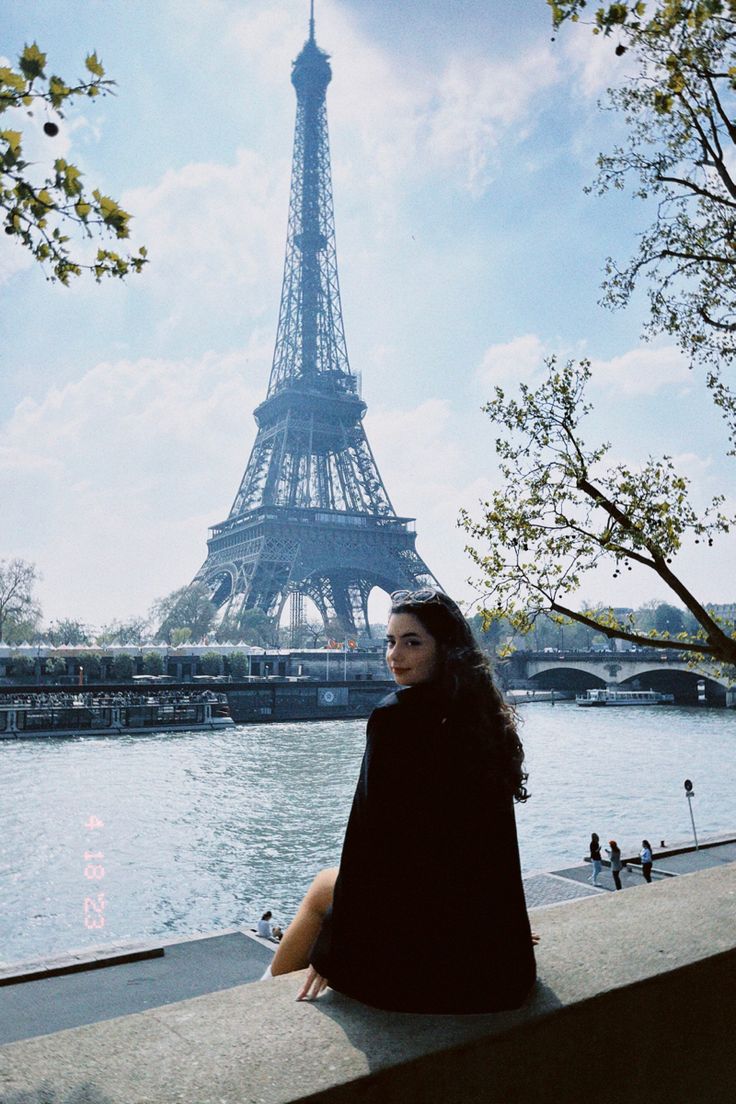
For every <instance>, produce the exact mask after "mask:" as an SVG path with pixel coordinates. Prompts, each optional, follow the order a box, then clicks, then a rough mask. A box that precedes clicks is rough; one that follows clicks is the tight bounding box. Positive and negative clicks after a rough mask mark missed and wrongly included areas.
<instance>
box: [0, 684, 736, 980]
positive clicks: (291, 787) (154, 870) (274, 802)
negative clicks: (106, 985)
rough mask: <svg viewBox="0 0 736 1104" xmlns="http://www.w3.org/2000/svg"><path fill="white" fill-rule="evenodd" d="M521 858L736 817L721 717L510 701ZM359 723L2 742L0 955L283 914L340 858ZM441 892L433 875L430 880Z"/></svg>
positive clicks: (555, 863) (540, 864) (730, 750)
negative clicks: (522, 757)
mask: <svg viewBox="0 0 736 1104" xmlns="http://www.w3.org/2000/svg"><path fill="white" fill-rule="evenodd" d="M520 713H521V715H522V717H523V720H524V724H523V729H522V737H523V740H524V746H525V749H526V754H527V763H528V767H529V771H530V779H529V789H530V790H531V793H532V797H531V799H530V800H529V802H528V803H527V804H526V805H524V806H520V807H518V808H517V820H518V826H519V839H520V847H521V856H522V865H523V867H524V870H525V871H532V870H540V869H544V870H549V869H554V868H560V867H563V866H567V865H572V864H575V863H577V862H579V861H580V859H581V857H582V855H583V854H584V853H585V852H586V849H587V842H588V840H589V838H590V832H591V831H597V832H598V833H599V835H600V837H601V839H602V840H608V839H610V838H615V839H617V840H618V842H619V844H620V845H621V846H622V848H623V850H624V853H630V852H635V851H638V849H639V846H640V841H641V839H642V837H644V836H646V837H648V838H649V840H651V842H652V843H653V844H654V845H655V849H656V847H657V845H658V844H659V842H660V840H662V839H664V840H666V841H667V842H668V843H669V842H671V841H674V840H678V841H679V840H682V839H686V838H688V837H690V835H691V826H690V817H689V813H688V806H687V801H686V799H685V796H684V790H683V781H684V779H685V778H691V779H692V780H693V782H694V786H695V798H694V801H693V807H694V814H695V817H696V827H697V829H698V832H699V833H702V834H703V835H705V834H707V833H712V832H730V831H732V830H734V829H736V755H735V754H734V752H735V751H736V713H734V712H732V711H726V710H708V709H699V708H697V707H685V708H683V707H675V706H659V707H656V708H639V709H636V708H633V709H632V708H629V709H625V708H617V709H600V710H594V711H591V710H588V709H580V708H578V707H576V706H575V705H574V704H572V703H557V704H555V705H551V704H549V703H535V704H531V705H526V706H522V707H521V708H520ZM364 741H365V722H364V721H328V722H311V723H291V724H278V725H275V724H274V725H241V726H237V727H236V728H235V730H232V729H231V730H230V731H229V732H218V733H194V732H192V733H162V734H156V735H148V736H145V735H143V736H124V737H115V738H108V737H81V738H76V739H68V740H67V739H61V740H60V739H53V740H52V739H49V740H25V741H13V740H11V741H4V742H3V741H0V878H1V883H0V884H1V885H2V890H1V892H0V960H2V961H4V962H6V963H9V962H18V961H21V960H26V959H33V958H40V957H42V956H44V955H49V954H59V953H61V952H63V951H66V950H70V949H76V948H82V947H85V946H88V945H92V944H105V943H112V942H116V941H118V940H122V939H139V938H140V939H144V938H146V939H147V938H149V937H153V938H156V937H159V936H161V937H164V938H173V937H175V936H177V935H187V934H193V933H196V932H211V931H214V930H217V929H219V928H224V927H233V926H238V925H243V924H247V923H251V922H253V921H255V920H256V919H257V918H258V917H259V916H260V914H261V912H263V911H264V909H266V908H270V909H272V911H273V913H274V917H275V920H276V921H277V922H281V923H286V922H288V920H289V919H290V918H291V916H293V914H294V911H295V908H296V906H297V904H298V902H299V900H300V899H301V896H302V894H303V893H304V890H305V889H306V888H307V886H308V885H309V882H310V881H311V879H312V877H313V875H314V874H315V873H316V871H317V870H319V869H320V868H321V867H323V866H332V865H336V864H337V862H338V860H339V855H340V847H341V843H342V836H343V832H344V827H345V821H346V818H347V815H348V812H349V809H350V801H351V798H352V793H353V789H354V786H355V779H356V776H357V772H358V768H359V765H360V758H361V755H362V752H363V746H364ZM438 892H441V887H438Z"/></svg>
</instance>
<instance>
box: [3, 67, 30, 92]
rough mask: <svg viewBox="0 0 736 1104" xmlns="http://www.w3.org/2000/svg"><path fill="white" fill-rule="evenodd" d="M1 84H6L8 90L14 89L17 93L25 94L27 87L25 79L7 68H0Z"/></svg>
mask: <svg viewBox="0 0 736 1104" xmlns="http://www.w3.org/2000/svg"><path fill="white" fill-rule="evenodd" d="M0 84H6V85H7V86H8V88H14V89H15V90H16V92H24V91H25V87H26V82H25V78H24V77H22V76H21V75H20V73H16V72H15V70H14V69H9V68H8V67H7V66H0Z"/></svg>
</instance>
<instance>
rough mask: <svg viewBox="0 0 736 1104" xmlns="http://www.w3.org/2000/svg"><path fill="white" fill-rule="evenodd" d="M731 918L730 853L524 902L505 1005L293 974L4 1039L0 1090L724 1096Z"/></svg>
mask: <svg viewBox="0 0 736 1104" xmlns="http://www.w3.org/2000/svg"><path fill="white" fill-rule="evenodd" d="M735 921H736V865H731V866H727V867H724V868H720V869H715V870H709V871H705V872H703V873H699V874H693V875H686V876H683V877H679V878H676V879H672V880H668V881H666V882H661V883H659V884H653V885H649V886H648V885H646V884H643V885H642V886H641V887H638V888H636V889H630V890H627V892H625V893H618V894H605V895H601V896H599V897H595V898H587V899H585V900H582V901H580V902H577V903H575V904H572V905H564V906H560V907H556V908H548V909H544V910H539V911H537V912H535V913H534V914H533V925H534V927H535V928H536V929H537V930H538V931H539V932H540V934H541V936H542V942H541V944H540V947H539V948H538V963H539V974H540V982H539V984H538V987H537V990H536V992H535V993H534V995H533V997H532V998H531V1000H530V1001H529V1003H528V1005H527V1006H526V1007H525V1008H523V1009H521V1010H519V1011H518V1012H514V1013H504V1014H499V1015H491V1016H470V1017H453V1016H410V1015H400V1014H386V1013H382V1012H378V1011H376V1010H373V1009H370V1008H367V1007H365V1006H363V1005H360V1004H358V1003H356V1002H354V1001H350V1000H348V999H347V998H344V997H341V996H340V995H339V994H336V993H328V994H327V995H326V996H324V997H322V998H321V999H320V1000H318V1001H316V1002H315V1003H313V1004H300V1003H297V1002H295V1000H294V997H295V993H296V991H297V987H298V979H299V976H300V975H291V976H288V977H285V978H279V979H276V980H275V981H273V982H263V983H256V984H253V985H246V986H241V987H239V988H236V989H229V990H226V991H224V992H220V993H214V994H211V995H208V996H205V997H197V998H195V999H193V1000H188V1001H183V1002H181V1003H179V1004H174V1005H169V1006H166V1007H163V1008H156V1009H152V1010H151V1011H148V1012H144V1013H141V1014H138V1015H134V1016H128V1017H124V1018H122V1019H118V1020H110V1021H107V1022H106V1023H99V1024H94V1025H91V1026H89V1027H83V1028H77V1029H75V1030H72V1031H64V1032H59V1033H58V1034H55V1035H47V1036H44V1037H42V1038H38V1039H32V1040H29V1041H27V1042H21V1043H13V1044H10V1045H8V1046H6V1047H2V1048H0V1102H1V1104H21V1102H22V1104H42V1102H44V1104H45V1102H53V1104H62V1102H63V1104H72V1102H73V1104H174V1102H183V1104H287V1102H294V1101H298V1100H304V1101H307V1100H308V1101H310V1102H324V1104H347V1102H354V1101H355V1102H360V1104H434V1102H437V1104H577V1102H578V1101H579V1102H581V1104H583V1102H585V1104H591V1102H600V1104H684V1102H686V1101H687V1102H688V1104H691V1102H694V1104H733V1101H734V1100H736V1058H735V1054H736V1048H734V1045H733V1034H732V1032H733V1022H734V1012H736V922H735ZM476 939H477V946H473V945H472V944H471V943H469V942H468V943H466V942H465V941H463V940H458V939H455V940H453V939H451V938H450V937H449V936H448V953H451V954H453V955H455V956H456V957H457V961H458V969H472V961H473V955H474V954H476V953H482V933H479V935H478V936H477V937H476Z"/></svg>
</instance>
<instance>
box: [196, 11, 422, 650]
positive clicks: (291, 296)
mask: <svg viewBox="0 0 736 1104" xmlns="http://www.w3.org/2000/svg"><path fill="white" fill-rule="evenodd" d="M331 79H332V71H331V68H330V63H329V58H328V55H327V54H326V53H325V52H324V51H323V50H321V49H320V48H319V47H318V46H317V43H316V41H315V36H314V7H313V2H312V9H311V12H310V21H309V38H308V39H307V41H306V43H305V44H304V47H303V49H302V51H301V53H300V54H299V56H298V57H297V59H296V61H295V62H294V63H293V68H292V74H291V82H292V84H293V85H294V88H295V90H296V98H297V110H296V127H295V132H294V156H293V163H292V175H291V195H290V200H289V224H288V233H287V242H286V260H285V264H284V278H283V285H282V290H281V306H280V309H279V321H278V330H277V334H276V347H275V351H274V357H273V367H272V369H271V377H270V381H269V385H268V393H267V396H266V398H265V400H264V401H263V402H262V403H261V404H260V405H259V406H258V407H257V408H256V410H255V412H254V414H255V419H256V422H257V425H258V434H257V436H256V440H255V443H254V445H253V449H252V452H251V455H250V459H249V460H248V465H247V467H246V469H245V474H244V475H243V478H242V481H241V483H240V487H239V488H238V493H237V495H236V496H235V501H234V502H233V505H232V509H231V510H230V514H229V516H228V517H227V519H226V520H225V521H222V522H220V523H219V524H217V525H214V526H213V527H212V528H211V530H210V534H211V535H210V538H209V540H208V554H207V559H206V560H205V562H204V564H203V565H202V567H201V569H200V570H199V572H198V573H197V575H196V576H195V579H194V583H203V584H205V585H206V587H207V588H208V590H209V592H210V596H211V598H212V601H213V602H214V604H215V606H216V607H217V609H218V615H219V619H220V622H221V625H222V627H223V628H225V627H228V628H231V629H232V630H234V631H236V632H237V631H238V629H240V628H241V626H242V625H243V620H242V619H243V614H244V612H245V611H246V610H250V609H257V610H262V611H263V612H265V613H266V614H268V615H269V616H270V617H272V618H274V620H280V618H281V615H282V611H283V608H284V605H285V603H286V602H287V601H288V600H290V599H291V618H292V626H294V625H295V624H297V623H298V622H299V620H300V619H301V618H302V617H303V608H304V606H303V603H304V599H305V598H309V599H311V600H312V601H313V602H314V604H315V606H316V607H317V609H318V611H319V613H320V614H321V616H322V619H323V621H324V622H325V624H327V623H328V621H335V620H336V621H337V622H338V623H339V624H340V627H341V628H342V629H343V631H345V632H346V633H353V632H356V631H358V630H367V629H368V596H369V594H370V592H371V590H372V589H373V588H374V587H379V588H380V589H382V590H384V591H387V592H390V591H393V590H396V589H399V588H404V587H406V588H416V587H422V586H427V585H431V586H438V584H437V581H436V579H435V578H434V576H433V575H432V572H431V571H430V570H429V568H428V567H427V565H426V564H425V563H424V561H423V560H422V559H421V558H420V556H419V555H418V553H417V551H416V548H415V543H416V534H415V531H414V519H413V518H408V517H397V515H396V512H395V510H394V508H393V506H392V504H391V500H390V498H389V496H388V492H387V491H386V488H385V486H384V484H383V481H382V479H381V476H380V474H379V471H378V467H377V465H376V461H375V459H374V457H373V453H372V451H371V447H370V445H369V443H368V439H367V437H366V434H365V430H364V428H363V417H364V415H365V412H366V404H365V403H364V402H363V400H362V398H361V395H360V385H359V379H358V377H357V376H356V374H355V373H354V372H353V371H352V369H351V367H350V363H349V361H348V353H347V346H346V343H345V331H344V326H343V319H342V308H341V304H340V287H339V282H338V276H337V254H336V249H335V220H334V213H333V205H332V180H331V172H330V151H329V142H328V134H327V108H326V104H325V94H326V91H327V85H328V84H329V82H330V80H331Z"/></svg>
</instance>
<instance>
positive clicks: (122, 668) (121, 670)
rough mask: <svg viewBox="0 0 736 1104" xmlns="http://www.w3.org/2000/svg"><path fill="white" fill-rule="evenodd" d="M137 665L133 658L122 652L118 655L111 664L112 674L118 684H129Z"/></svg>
mask: <svg viewBox="0 0 736 1104" xmlns="http://www.w3.org/2000/svg"><path fill="white" fill-rule="evenodd" d="M134 670H135V664H134V663H133V659H132V657H131V656H129V655H126V654H125V652H121V653H120V654H119V655H116V656H115V658H114V659H113V661H112V663H111V664H110V674H111V675H112V677H113V679H114V680H115V681H116V682H127V680H128V679H130V678H132V676H133V671H134Z"/></svg>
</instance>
